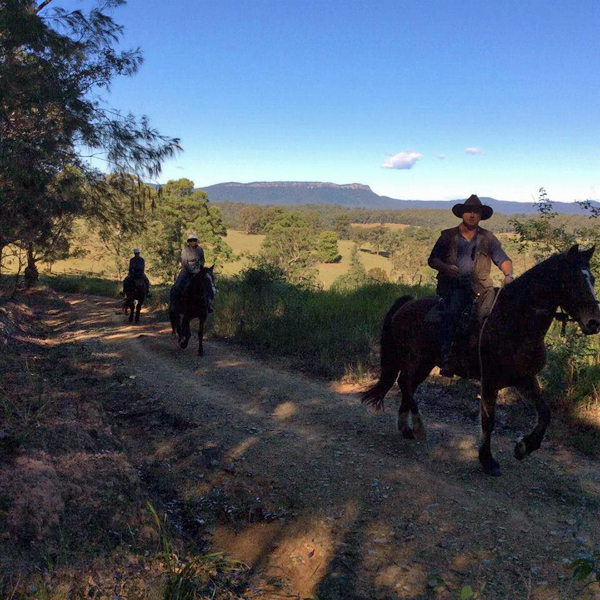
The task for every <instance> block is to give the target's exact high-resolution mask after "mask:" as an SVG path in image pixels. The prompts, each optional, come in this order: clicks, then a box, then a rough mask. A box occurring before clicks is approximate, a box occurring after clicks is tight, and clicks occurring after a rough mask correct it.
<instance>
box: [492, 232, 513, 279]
mask: <svg viewBox="0 0 600 600" xmlns="http://www.w3.org/2000/svg"><path fill="white" fill-rule="evenodd" d="M491 251H492V260H493V261H494V264H495V265H496V266H497V267H498V268H499V269H500V270H501V271H502V273H504V283H510V282H511V281H512V280H513V279H514V275H513V264H512V261H511V260H510V258H509V257H508V255H507V254H506V252H504V250H503V249H502V245H501V244H500V240H498V238H497V237H496V236H494V237H493V238H492V246H491Z"/></svg>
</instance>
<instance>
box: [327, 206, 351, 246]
mask: <svg viewBox="0 0 600 600" xmlns="http://www.w3.org/2000/svg"><path fill="white" fill-rule="evenodd" d="M350 223H351V220H350V216H349V215H348V212H347V211H344V212H341V213H339V214H337V215H336V216H335V217H334V219H333V224H332V229H333V231H335V232H336V233H337V235H338V238H339V239H340V240H349V239H350V236H351V233H352V230H351V227H350Z"/></svg>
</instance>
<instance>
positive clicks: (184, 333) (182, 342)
mask: <svg viewBox="0 0 600 600" xmlns="http://www.w3.org/2000/svg"><path fill="white" fill-rule="evenodd" d="M191 335H192V334H191V332H190V320H189V318H188V317H186V316H184V317H183V322H182V324H181V329H180V330H179V347H180V348H182V349H183V350H185V349H186V348H187V346H188V343H189V341H190V337H191Z"/></svg>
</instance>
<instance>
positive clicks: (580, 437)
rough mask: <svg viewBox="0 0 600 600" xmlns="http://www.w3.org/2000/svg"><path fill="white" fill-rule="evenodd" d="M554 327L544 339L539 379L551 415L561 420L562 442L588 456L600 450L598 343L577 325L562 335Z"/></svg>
mask: <svg viewBox="0 0 600 600" xmlns="http://www.w3.org/2000/svg"><path fill="white" fill-rule="evenodd" d="M560 329H561V328H560V325H558V324H555V325H554V326H553V327H552V328H551V329H550V331H549V333H548V335H547V336H546V347H547V349H548V352H547V362H546V366H545V367H544V369H543V370H542V372H541V373H540V380H541V383H542V385H543V387H544V390H545V392H546V394H547V395H548V397H549V399H550V402H551V406H552V410H553V412H554V417H553V419H554V421H555V425H556V426H557V427H558V428H560V425H561V423H562V422H563V421H564V422H565V423H567V424H569V425H570V427H568V428H566V429H565V428H562V429H563V431H562V433H561V436H562V437H564V439H565V441H566V442H567V443H568V444H570V445H572V446H574V447H576V448H577V449H579V450H581V451H583V452H585V453H587V454H597V453H598V451H599V450H600V340H599V339H598V337H597V336H585V335H583V334H582V333H581V331H580V330H579V326H578V325H575V324H573V325H569V326H568V327H567V329H566V332H565V334H564V335H563V334H561V332H560Z"/></svg>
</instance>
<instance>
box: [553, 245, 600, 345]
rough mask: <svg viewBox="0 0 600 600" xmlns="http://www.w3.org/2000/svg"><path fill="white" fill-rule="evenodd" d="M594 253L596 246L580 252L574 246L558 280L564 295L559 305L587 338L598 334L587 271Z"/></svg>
mask: <svg viewBox="0 0 600 600" xmlns="http://www.w3.org/2000/svg"><path fill="white" fill-rule="evenodd" d="M594 250H595V246H592V247H591V248H590V249H589V250H582V251H580V250H579V245H578V244H575V245H574V246H573V247H572V248H571V249H570V250H569V251H568V252H567V253H566V255H565V257H566V260H565V262H566V267H565V271H564V273H561V274H560V275H559V277H558V279H559V280H560V281H561V287H562V292H563V293H562V299H561V302H560V305H561V306H562V308H563V309H564V310H565V311H566V312H567V313H569V315H571V317H572V318H573V319H574V320H575V321H577V322H578V323H579V326H580V327H581V331H583V333H585V334H586V335H591V334H595V333H598V332H599V331H600V307H599V306H598V299H597V298H596V293H595V291H594V282H595V277H594V276H593V275H592V271H591V269H590V259H591V258H592V255H593V254H594Z"/></svg>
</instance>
